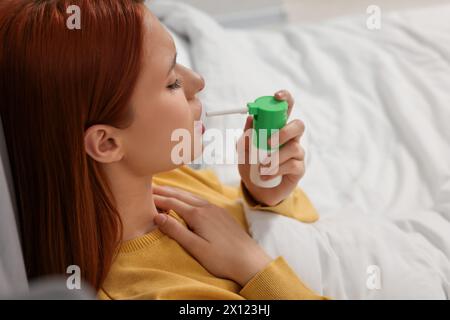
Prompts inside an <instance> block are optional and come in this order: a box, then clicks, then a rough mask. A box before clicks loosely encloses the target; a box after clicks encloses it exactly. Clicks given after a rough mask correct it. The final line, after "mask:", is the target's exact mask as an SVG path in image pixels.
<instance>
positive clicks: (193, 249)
mask: <svg viewBox="0 0 450 320" xmlns="http://www.w3.org/2000/svg"><path fill="white" fill-rule="evenodd" d="M154 222H155V224H156V225H157V226H158V228H159V230H161V232H162V233H164V234H165V235H167V236H169V237H170V238H172V239H174V240H175V241H176V242H178V243H179V244H180V245H181V246H182V247H183V248H184V249H186V250H187V251H188V252H189V253H190V254H191V255H193V256H194V257H198V256H199V255H201V254H202V252H204V251H205V247H206V244H207V242H206V240H204V239H203V238H201V237H200V236H198V235H197V234H195V233H194V232H192V231H191V230H189V229H187V228H186V227H185V226H183V225H182V224H181V223H180V222H178V221H177V220H176V219H174V218H173V217H171V216H169V215H167V214H158V215H157V216H156V217H155V219H154Z"/></svg>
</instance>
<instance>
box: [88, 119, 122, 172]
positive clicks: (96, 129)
mask: <svg viewBox="0 0 450 320" xmlns="http://www.w3.org/2000/svg"><path fill="white" fill-rule="evenodd" d="M84 148H85V151H86V153H87V154H88V155H89V156H90V157H91V158H93V159H94V160H96V161H98V162H101V163H112V162H117V161H120V160H121V159H122V158H123V155H124V150H123V146H122V143H121V139H120V135H119V130H118V129H116V128H113V127H111V126H107V125H99V124H98V125H93V126H92V127H90V128H88V129H87V130H86V132H85V133H84Z"/></svg>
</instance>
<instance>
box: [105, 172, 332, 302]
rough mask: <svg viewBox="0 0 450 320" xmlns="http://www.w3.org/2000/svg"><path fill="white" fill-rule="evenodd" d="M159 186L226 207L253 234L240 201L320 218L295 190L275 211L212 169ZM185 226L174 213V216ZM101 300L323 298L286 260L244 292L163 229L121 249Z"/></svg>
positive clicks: (169, 177)
mask: <svg viewBox="0 0 450 320" xmlns="http://www.w3.org/2000/svg"><path fill="white" fill-rule="evenodd" d="M153 183H155V184H157V185H168V186H174V187H178V188H181V189H185V190H187V191H189V192H191V193H193V194H196V195H198V196H200V197H202V198H204V199H207V200H208V201H209V202H211V203H213V204H215V205H217V206H220V207H223V208H226V209H227V210H228V211H229V212H230V214H231V215H232V216H233V217H234V218H236V219H237V221H238V222H239V223H240V224H241V225H242V226H243V227H244V228H245V229H246V230H247V231H248V226H247V222H246V219H245V214H244V210H243V206H242V203H241V202H240V199H243V201H246V202H247V203H248V205H249V206H250V207H252V208H255V209H256V208H257V209H259V210H267V211H273V212H276V213H278V214H282V215H285V216H289V217H293V218H295V219H298V220H300V221H303V222H313V221H315V220H317V218H318V215H317V212H316V210H315V209H314V207H313V206H312V204H311V203H310V201H309V200H308V198H307V197H306V195H305V194H304V193H303V192H302V191H301V190H300V189H298V188H297V189H295V191H294V192H293V193H292V194H291V195H290V196H289V197H288V198H287V199H286V200H284V201H283V202H281V203H280V204H278V205H277V206H275V207H264V206H261V205H258V204H255V203H254V202H253V201H252V199H251V197H250V196H249V195H248V194H247V191H246V190H245V188H243V186H242V184H241V186H240V187H239V188H237V187H230V186H226V185H223V184H221V183H220V181H219V180H218V178H217V177H216V175H215V174H214V172H213V171H212V170H198V171H196V170H193V169H191V168H189V167H187V166H183V167H180V168H178V169H175V170H172V171H169V172H165V173H161V174H158V175H157V176H155V177H154V178H153ZM169 214H171V215H172V216H173V217H175V218H176V219H178V220H179V221H180V222H182V223H183V224H184V225H186V224H185V223H184V221H183V220H182V219H181V218H180V216H178V215H177V214H176V213H175V212H174V211H173V210H171V211H170V212H169ZM98 297H99V298H100V299H189V300H191V299H192V300H197V299H223V300H231V299H321V298H324V297H321V296H319V295H317V294H315V293H314V292H312V291H311V290H310V289H309V288H308V287H307V286H305V285H304V284H303V283H302V282H301V281H300V279H299V278H298V277H297V276H296V274H295V273H294V272H293V271H292V269H291V268H290V267H289V265H288V264H287V263H286V261H285V260H284V258H283V257H278V258H276V259H274V260H273V261H272V262H271V263H269V265H267V266H266V267H265V268H264V269H263V270H261V271H260V272H259V273H258V274H256V275H255V276H254V277H253V278H252V279H251V280H250V281H249V282H248V283H247V284H246V285H245V286H244V287H241V286H240V285H239V284H237V283H236V282H234V281H232V280H228V279H222V278H218V277H216V276H214V275H212V274H211V273H209V272H208V271H207V270H206V269H205V268H204V267H203V266H202V265H201V264H200V263H199V262H198V261H197V260H195V259H194V258H193V257H192V256H191V255H189V253H188V252H187V251H185V250H184V249H183V248H182V247H181V246H180V245H179V244H178V243H177V242H176V241H175V240H172V239H171V238H169V237H168V236H166V235H164V234H163V233H162V232H161V231H159V230H158V229H156V230H154V231H152V232H150V233H148V234H146V235H143V236H141V237H139V238H136V239H133V240H129V241H125V242H124V243H123V244H122V245H121V247H120V248H119V249H118V254H117V257H116V259H115V260H114V262H113V264H112V266H111V269H110V271H109V273H108V276H107V278H106V280H105V282H104V283H103V286H102V288H101V290H100V291H99V292H98Z"/></svg>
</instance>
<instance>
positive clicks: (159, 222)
mask: <svg viewBox="0 0 450 320" xmlns="http://www.w3.org/2000/svg"><path fill="white" fill-rule="evenodd" d="M153 221H154V222H155V223H156V224H157V225H160V226H161V225H163V224H164V223H165V222H166V221H167V215H165V214H163V213H158V214H157V215H156V217H155V218H154V219H153Z"/></svg>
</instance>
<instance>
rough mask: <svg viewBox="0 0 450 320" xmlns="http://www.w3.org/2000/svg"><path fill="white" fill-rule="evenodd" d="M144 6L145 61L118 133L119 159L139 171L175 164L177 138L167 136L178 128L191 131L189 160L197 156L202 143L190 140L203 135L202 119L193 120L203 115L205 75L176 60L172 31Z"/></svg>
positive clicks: (163, 168)
mask: <svg viewBox="0 0 450 320" xmlns="http://www.w3.org/2000/svg"><path fill="white" fill-rule="evenodd" d="M144 10H145V20H144V28H145V35H144V51H143V64H142V70H141V73H140V76H139V78H138V81H137V84H136V86H135V89H134V92H133V95H132V98H131V101H130V107H131V108H132V109H133V122H132V124H131V125H130V126H129V127H127V128H126V129H123V130H122V132H121V134H120V136H121V140H122V147H123V150H122V151H123V158H122V160H123V161H124V162H125V163H126V165H127V167H128V169H130V170H132V171H133V172H134V173H135V174H138V175H148V174H154V173H157V172H163V171H167V170H171V169H173V168H175V167H177V166H179V164H175V163H174V161H173V159H172V150H173V148H174V146H176V145H177V144H179V142H178V141H171V140H172V139H171V136H172V133H173V132H174V131H175V130H177V129H186V130H187V131H188V132H189V133H190V137H191V139H190V146H191V149H190V153H191V156H190V159H189V161H191V160H193V159H195V158H197V157H198V156H200V153H201V152H202V147H200V148H194V144H195V143H199V142H200V141H201V134H202V133H203V131H204V127H203V126H202V125H201V124H200V126H198V125H197V126H194V122H197V121H199V120H200V117H201V113H202V105H201V102H200V101H199V100H198V99H197V97H196V94H197V93H198V92H200V91H201V90H203V88H204V86H205V81H204V79H203V78H202V77H201V76H200V75H198V74H197V73H195V72H193V71H192V70H190V69H188V68H186V67H184V66H182V65H179V64H177V63H176V60H175V59H176V48H175V44H174V41H173V39H172V37H171V35H170V34H169V33H168V32H167V30H166V29H165V28H164V27H163V25H162V24H161V23H160V22H159V20H158V19H157V18H156V17H155V16H154V15H153V14H152V13H151V12H150V11H149V10H148V9H147V8H145V7H144ZM197 124H198V123H197ZM194 132H196V133H195V135H194ZM194 139H196V140H197V141H194ZM188 145H189V144H188Z"/></svg>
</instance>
